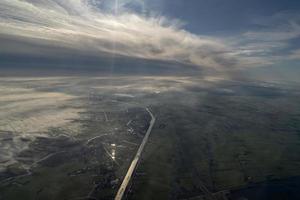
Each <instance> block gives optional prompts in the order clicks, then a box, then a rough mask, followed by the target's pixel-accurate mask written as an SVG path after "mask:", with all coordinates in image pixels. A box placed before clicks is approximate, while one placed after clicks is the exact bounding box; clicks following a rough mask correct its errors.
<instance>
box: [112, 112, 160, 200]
mask: <svg viewBox="0 0 300 200" xmlns="http://www.w3.org/2000/svg"><path fill="white" fill-rule="evenodd" d="M146 110H147V112H148V113H149V114H150V116H151V121H150V126H149V127H148V130H147V133H146V135H145V136H144V139H143V141H142V143H141V145H140V147H139V149H138V151H137V153H136V155H135V157H134V159H133V160H132V162H131V165H130V167H129V169H128V171H127V174H126V176H125V178H124V180H123V182H122V184H121V186H120V188H119V190H118V193H117V195H116V197H115V200H122V198H123V196H124V194H125V191H126V188H127V186H128V184H129V182H130V180H131V178H132V176H133V173H134V171H135V169H136V167H137V164H138V163H139V161H140V158H141V154H142V152H143V150H144V148H145V146H146V144H147V142H148V139H149V136H150V133H151V131H152V128H153V126H154V123H155V120H156V118H155V117H154V115H153V114H152V112H151V111H150V110H149V109H148V108H146Z"/></svg>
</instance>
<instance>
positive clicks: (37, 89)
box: [0, 76, 300, 200]
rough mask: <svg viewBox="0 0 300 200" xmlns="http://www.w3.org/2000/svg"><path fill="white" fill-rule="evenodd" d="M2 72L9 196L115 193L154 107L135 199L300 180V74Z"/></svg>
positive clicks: (232, 195) (243, 191) (244, 191)
mask: <svg viewBox="0 0 300 200" xmlns="http://www.w3.org/2000/svg"><path fill="white" fill-rule="evenodd" d="M0 82H1V83H0V85H1V87H0V93H1V94H0V95H1V97H0V105H1V107H0V111H1V112H0V113H1V119H0V130H1V133H0V138H1V140H0V144H1V146H0V148H1V153H0V169H1V173H0V199H1V200H2V199H3V200H7V199H8V200H10V199H11V200H13V199H20V197H22V199H25V200H26V199H28V200H29V199H46V200H47V199H70V200H71V199H89V198H95V199H113V197H114V195H115V193H116V191H117V189H118V186H119V185H120V183H121V180H122V178H123V177H124V175H125V174H126V170H127V168H128V166H129V164H130V162H131V159H132V158H133V157H134V155H135V152H136V151H137V148H138V145H139V144H140V142H141V141H142V138H143V135H144V134H145V132H146V130H147V128H148V126H149V122H150V119H151V117H150V116H149V114H148V113H147V111H146V110H145V108H150V109H151V110H152V112H153V114H154V115H155V117H156V123H155V125H154V128H153V130H152V132H151V135H150V138H149V141H148V143H147V146H146V149H145V151H144V152H143V156H142V160H141V162H140V164H139V166H138V168H137V171H136V173H135V176H134V178H133V181H132V185H131V187H130V191H129V192H128V195H127V198H128V199H139V200H140V199H189V198H190V199H204V198H205V197H206V198H208V199H214V198H217V199H224V198H228V199H239V198H241V197H243V196H244V197H247V198H248V199H251V198H252V199H255V198H257V197H255V195H254V197H253V194H255V193H257V192H258V191H259V189H258V188H260V189H261V188H262V185H264V186H266V185H268V186H270V188H269V189H268V191H272V190H274V189H273V185H274V184H275V185H278V184H283V185H288V184H292V185H293V187H294V188H295V190H297V189H299V187H298V186H299V184H298V183H299V178H298V176H300V157H299V155H300V105H299V103H298V100H299V97H300V90H299V89H298V85H294V84H292V83H289V84H283V83H263V82H249V81H248V82H247V81H242V82H241V81H237V80H225V79H215V78H210V77H206V78H199V77H176V76H175V77H157V76H156V77H142V76H139V77H130V76H119V77H94V78H92V77H44V78H28V77H27V78H24V77H23V78H20V77H17V78H11V77H9V78H3V79H1V81H0ZM274 181H275V182H274ZM276 181H277V182H276ZM278 181H279V182H278ZM281 188H283V187H281ZM289 188H290V190H291V188H292V187H289ZM220 191H223V192H222V193H220ZM249 191H251V192H249ZM293 191H294V190H293ZM259 192H260V193H261V191H259ZM249 194H252V196H251V195H250V196H249ZM268 195H269V194H268V193H267V192H266V195H265V196H263V195H262V199H263V197H265V199H266V196H268ZM280 195H287V194H286V191H284V190H283V191H282V193H280ZM288 195H296V194H294V193H293V192H291V191H290V192H289V194H288ZM290 197H292V196H290ZM290 199H291V198H290Z"/></svg>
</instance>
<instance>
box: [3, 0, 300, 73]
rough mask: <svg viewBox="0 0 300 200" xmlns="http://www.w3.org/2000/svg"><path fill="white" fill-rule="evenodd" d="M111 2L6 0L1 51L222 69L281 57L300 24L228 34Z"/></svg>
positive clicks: (139, 3) (126, 0) (124, 0)
mask: <svg viewBox="0 0 300 200" xmlns="http://www.w3.org/2000/svg"><path fill="white" fill-rule="evenodd" d="M112 2H114V1H107V0H100V1H97V0H2V1H1V2H0V41H2V44H5V45H2V46H1V47H0V53H1V54H3V55H22V56H37V57H54V58H55V57H58V58H60V59H63V58H62V57H64V56H66V57H67V55H76V57H80V56H82V57H87V58H90V57H93V59H95V58H98V59H99V60H101V59H103V58H104V57H110V56H109V55H115V56H124V57H129V58H136V59H146V60H154V61H164V62H176V63H181V64H188V65H193V66H198V67H200V68H209V69H218V70H220V69H228V68H236V67H245V66H260V65H268V64H272V63H273V62H274V61H275V60H276V59H277V58H278V57H276V56H274V55H272V54H273V53H274V52H277V51H278V50H280V49H283V48H285V47H286V46H287V45H288V42H287V41H288V40H290V39H292V38H295V37H298V33H299V32H298V31H299V24H298V23H296V22H294V23H292V22H291V23H290V26H289V27H288V30H287V31H282V30H281V29H280V30H276V31H275V32H273V31H272V30H271V31H270V30H269V29H268V31H265V30H259V31H251V32H250V31H249V32H246V33H243V34H241V35H235V36H233V37H230V38H228V37H210V36H204V35H196V34H192V33H190V32H188V31H186V30H184V29H183V27H182V23H181V22H180V21H178V20H176V19H175V20H170V19H167V18H165V17H163V16H150V15H145V14H143V13H139V12H135V7H134V6H133V5H135V6H142V5H143V1H141V0H134V1H133V0H131V1H129V0H122V1H119V4H118V6H117V7H114V6H115V5H113V4H112ZM130 6H132V8H131V7H130ZM114 8H115V9H114ZM116 8H118V9H116ZM284 30H286V27H285V29H284ZM5 41H6V42H5Z"/></svg>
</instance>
